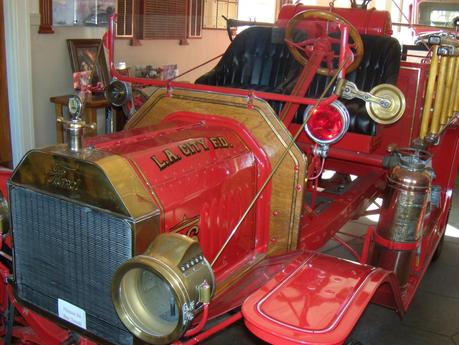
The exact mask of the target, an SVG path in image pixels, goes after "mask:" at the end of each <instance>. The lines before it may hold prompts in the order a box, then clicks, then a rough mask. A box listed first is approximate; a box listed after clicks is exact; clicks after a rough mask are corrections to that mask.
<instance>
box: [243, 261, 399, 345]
mask: <svg viewBox="0 0 459 345" xmlns="http://www.w3.org/2000/svg"><path fill="white" fill-rule="evenodd" d="M383 284H387V285H388V286H389V287H390V290H392V293H393V297H394V300H395V305H396V308H397V309H398V311H399V313H401V314H402V313H403V306H402V301H401V298H400V294H399V293H397V291H399V287H398V282H397V279H396V277H395V275H394V274H393V273H392V272H389V271H386V270H383V269H381V268H376V267H372V266H368V265H361V264H359V263H356V262H351V261H348V260H344V259H341V258H336V257H331V256H328V255H324V254H318V253H312V252H305V253H304V254H303V255H301V256H300V257H299V258H298V259H296V260H294V261H293V262H292V263H291V264H290V265H289V266H288V267H287V268H285V269H284V270H283V271H282V272H280V273H278V274H277V275H276V276H275V277H274V278H273V279H271V280H270V281H268V283H267V284H265V285H264V286H263V287H262V288H260V289H259V290H257V291H256V292H254V293H253V294H252V295H251V296H250V297H249V298H248V299H247V300H246V301H245V302H244V304H243V306H242V313H243V315H244V319H245V324H246V325H247V327H248V328H249V329H250V330H251V331H252V332H253V333H254V334H255V335H257V336H258V337H260V338H261V339H263V340H265V341H267V342H269V343H272V344H273V343H276V344H327V345H331V344H342V343H343V342H344V341H345V340H346V338H347V337H348V336H349V334H350V333H351V331H352V329H353V328H354V326H355V324H356V323H357V321H358V320H359V318H360V316H361V315H362V313H363V312H364V310H365V308H366V307H367V305H368V303H369V302H370V301H371V299H372V297H373V296H374V295H375V293H376V292H377V291H378V288H379V287H380V286H381V285H383Z"/></svg>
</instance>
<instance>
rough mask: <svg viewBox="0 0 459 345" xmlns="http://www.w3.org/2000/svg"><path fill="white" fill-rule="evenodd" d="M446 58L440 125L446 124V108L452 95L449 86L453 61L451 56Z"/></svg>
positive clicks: (452, 75)
mask: <svg viewBox="0 0 459 345" xmlns="http://www.w3.org/2000/svg"><path fill="white" fill-rule="evenodd" d="M445 58H446V62H445V64H446V77H445V94H444V95H443V105H442V107H441V109H442V111H441V120H440V123H441V125H445V124H446V123H447V122H448V117H449V113H448V108H449V98H450V96H451V94H452V90H451V85H452V84H453V78H454V67H455V66H454V59H453V57H452V56H445Z"/></svg>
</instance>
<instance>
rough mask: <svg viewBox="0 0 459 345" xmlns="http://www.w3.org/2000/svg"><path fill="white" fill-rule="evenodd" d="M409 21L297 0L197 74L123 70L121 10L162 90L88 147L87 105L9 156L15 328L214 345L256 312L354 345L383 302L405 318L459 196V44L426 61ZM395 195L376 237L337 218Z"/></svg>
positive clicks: (30, 334)
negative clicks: (134, 53)
mask: <svg viewBox="0 0 459 345" xmlns="http://www.w3.org/2000/svg"><path fill="white" fill-rule="evenodd" d="M343 18H344V19H343ZM317 20H321V21H320V22H318V21H317ZM324 20H325V21H327V23H328V24H324V23H325V22H324ZM330 27H333V28H335V29H336V32H337V33H340V35H336V34H331V35H329V34H328V33H329V32H328V30H329V29H330ZM300 31H301V32H300ZM299 32H300V33H299ZM279 33H281V34H282V35H281V39H280V41H279V39H278V36H279ZM348 34H349V37H350V39H349V37H348ZM391 34H392V28H391V21H390V15H389V13H388V12H384V11H376V10H363V9H324V8H311V7H308V6H303V5H287V6H284V7H283V8H282V9H281V11H280V14H279V18H278V20H277V22H276V23H275V26H274V27H273V28H266V27H264V28H257V27H254V28H249V29H247V30H246V31H244V32H242V33H241V34H239V35H238V36H237V37H236V38H235V40H234V41H233V42H232V44H231V45H230V47H229V48H228V50H227V52H226V53H225V54H224V56H223V57H222V59H221V61H220V62H219V63H218V64H217V66H216V67H215V68H214V69H213V70H212V71H210V72H209V73H207V74H206V75H204V76H202V77H201V78H199V79H198V80H197V81H196V83H195V84H188V83H181V82H175V81H155V80H142V79H137V78H130V77H126V76H121V75H119V74H118V73H117V71H116V70H115V68H114V51H113V42H112V41H113V26H111V27H110V30H109V33H108V41H110V42H109V46H110V49H109V60H110V65H111V69H112V73H113V76H114V77H115V78H117V79H118V82H119V81H125V82H130V83H134V84H147V85H153V86H157V87H158V89H157V90H156V91H155V92H154V93H153V94H152V96H151V97H150V98H149V99H148V100H147V102H146V103H145V104H144V105H143V106H142V107H141V108H140V109H139V110H138V112H137V113H136V114H135V115H134V116H133V117H132V118H131V119H130V120H129V121H128V123H127V124H126V127H125V129H124V130H123V131H121V132H119V133H115V134H109V135H103V136H98V137H94V138H86V140H85V141H84V143H83V145H80V144H81V143H80V142H79V140H81V133H80V131H81V130H82V129H83V127H84V126H86V124H84V122H82V120H81V119H79V118H74V119H72V120H70V121H69V122H67V123H66V126H67V127H68V131H69V132H68V133H69V138H70V144H69V146H67V145H65V144H62V145H56V146H52V147H50V148H45V149H39V150H32V151H31V152H29V153H28V154H26V156H25V157H24V158H23V160H22V162H21V163H20V164H19V165H18V167H17V168H16V169H15V171H14V172H10V171H3V170H2V171H0V182H1V183H0V191H1V194H2V195H3V196H4V198H5V200H4V201H3V203H2V204H0V206H1V207H2V210H6V209H9V211H8V212H5V213H4V214H3V213H0V216H2V218H1V219H2V226H3V228H4V230H5V233H4V236H3V237H2V240H3V241H2V243H1V248H2V252H1V253H2V261H1V265H0V271H1V274H2V277H3V284H1V285H0V296H2V300H1V304H0V308H1V310H2V311H3V312H4V315H7V317H5V318H3V319H2V329H1V330H2V335H3V339H5V340H4V343H23V344H78V343H79V344H94V343H114V344H143V343H153V344H166V343H175V344H182V343H183V344H195V343H198V342H201V341H204V340H205V339H207V338H208V337H210V336H211V335H212V334H214V333H215V332H217V331H219V330H221V329H223V328H225V327H228V326H229V325H231V324H232V323H234V322H236V321H238V320H240V319H243V320H244V322H245V325H246V326H247V328H248V329H249V330H250V331H251V332H253V333H254V334H255V335H257V336H258V337H260V338H261V339H263V340H265V341H267V342H269V343H273V344H343V343H344V342H345V341H346V339H347V338H348V336H349V334H350V333H351V331H352V329H353V328H354V326H355V324H356V323H357V321H358V320H359V318H360V316H361V315H362V313H363V312H364V310H365V308H366V306H367V305H368V304H369V303H377V304H380V305H384V306H387V307H389V308H393V309H394V310H395V311H397V312H398V313H399V314H400V315H401V316H403V314H404V313H405V311H406V310H407V308H408V307H409V305H410V302H411V301H412V299H413V297H414V294H415V292H416V290H417V287H418V285H419V283H420V281H421V280H422V277H423V276H424V273H425V272H426V270H427V269H428V266H429V264H430V262H431V260H432V258H433V257H434V255H438V254H439V250H440V249H441V243H442V238H443V236H444V233H445V228H446V224H447V221H448V215H449V210H450V207H451V196H452V189H453V187H454V182H455V177H456V172H457V170H458V164H459V146H458V145H459V135H458V134H459V132H458V131H459V130H458V126H457V114H458V111H459V93H458V92H457V90H458V88H457V87H456V88H454V85H456V86H457V83H456V84H455V80H454V78H453V77H451V76H455V78H456V79H459V78H457V76H458V74H459V63H458V61H459V57H458V54H457V53H456V49H455V47H458V46H459V44H458V43H457V42H458V41H457V39H454V38H448V40H447V42H443V41H441V40H442V39H441V38H438V39H439V41H435V39H437V38H436V37H434V38H433V39H432V41H431V42H430V43H431V50H430V52H429V53H428V54H427V55H426V57H425V58H424V59H423V60H422V61H421V62H419V63H413V62H407V61H406V59H404V57H403V56H401V55H400V51H401V50H400V46H399V45H398V43H397V41H395V40H394V39H392V38H391V37H390V36H391ZM284 36H285V39H284ZM276 40H277V41H276ZM302 59H303V60H302ZM296 60H298V61H299V62H296ZM333 61H335V62H337V63H335V65H333ZM433 66H434V67H433ZM352 69H353V70H354V71H351V70H352ZM317 71H319V73H321V75H320V76H316V72H317ZM346 72H348V73H347V74H346ZM448 72H449V73H448ZM274 75H275V77H273V76H274ZM437 75H438V77H437ZM328 84H330V85H328ZM118 85H120V84H118ZM122 85H124V84H122ZM394 85H396V86H397V87H398V89H397V88H394ZM327 87H328V88H329V90H328V91H327ZM332 88H333V90H332ZM116 91H117V92H118V91H119V90H116ZM355 98H358V100H357V101H356V100H355ZM340 99H341V100H343V99H344V100H343V103H339V102H338V101H337V100H340ZM268 102H269V103H268ZM438 108H440V109H438ZM346 109H348V110H346ZM362 111H363V112H364V113H362ZM365 111H366V113H365ZM369 116H371V119H370V117H369ZM304 129H305V130H304ZM324 170H327V171H332V172H333V174H334V176H333V177H332V178H329V179H327V178H325V177H323V175H322V173H323V171H324ZM376 198H382V204H380V205H378V209H377V210H376V211H366V210H367V208H368V206H369V205H370V204H372V203H373V202H374V201H375V199H376ZM7 213H8V216H6V214H7ZM376 213H377V214H379V215H380V220H379V223H378V224H377V225H376V226H375V227H372V226H370V227H369V228H368V231H367V233H366V234H364V235H363V236H362V237H360V238H361V243H362V245H361V249H360V250H359V251H357V250H356V249H355V248H352V247H350V246H349V245H348V244H347V243H345V242H344V241H342V240H341V239H340V238H339V237H337V236H336V235H337V233H338V231H339V230H340V229H341V228H342V226H344V225H345V224H347V223H348V222H349V221H351V220H353V219H356V218H358V217H360V216H362V215H368V214H376ZM6 219H8V221H6ZM330 239H335V240H337V241H339V242H340V243H341V244H342V245H343V246H345V247H346V248H347V249H349V250H350V252H351V253H352V255H353V256H354V257H355V261H349V260H344V259H341V258H337V257H331V256H328V255H325V254H323V253H321V252H320V249H321V248H322V247H323V246H324V245H325V243H327V242H328V241H329V240H330ZM230 312H231V313H230ZM228 313H230V314H228ZM224 314H227V315H230V316H228V317H227V318H224V319H220V320H223V321H219V322H218V323H216V324H214V325H213V326H211V327H208V326H207V323H206V322H207V321H208V320H211V319H214V318H215V317H217V316H221V315H224Z"/></svg>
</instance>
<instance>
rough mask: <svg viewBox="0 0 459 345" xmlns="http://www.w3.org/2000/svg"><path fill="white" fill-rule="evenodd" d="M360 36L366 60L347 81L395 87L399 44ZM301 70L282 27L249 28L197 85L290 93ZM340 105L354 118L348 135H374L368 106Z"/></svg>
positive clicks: (316, 86) (316, 89) (318, 89)
mask: <svg viewBox="0 0 459 345" xmlns="http://www.w3.org/2000/svg"><path fill="white" fill-rule="evenodd" d="M295 35H296V37H295V40H300V39H305V38H306V37H303V36H304V34H303V33H301V32H299V33H296V34H295ZM361 37H362V41H363V45H364V56H363V59H362V62H361V64H360V65H359V66H358V67H357V69H355V70H354V71H352V72H351V73H349V74H347V75H346V79H347V80H349V81H351V82H353V83H355V84H356V85H357V87H358V88H359V89H360V90H363V91H370V90H371V89H372V88H373V87H375V86H376V85H379V84H382V83H388V84H394V85H395V83H396V82H397V78H398V73H399V69H400V54H401V49H400V44H399V43H398V41H397V40H396V39H394V38H391V37H384V36H370V35H361ZM337 48H338V47H336V49H337ZM301 68H302V66H301V65H300V64H299V63H298V62H297V61H296V60H295V59H294V58H293V57H292V56H291V54H290V52H289V50H288V48H287V45H286V44H285V42H284V30H283V29H280V28H269V27H251V28H248V29H246V30H244V31H242V32H241V33H240V34H239V35H237V36H236V38H235V39H234V41H233V42H232V44H231V45H230V46H229V47H228V49H227V50H226V52H225V54H224V55H223V57H222V58H221V60H220V61H219V62H218V64H217V65H216V66H215V67H214V68H213V69H212V70H211V71H209V72H208V73H206V74H204V75H203V76H201V77H200V78H198V79H197V80H196V83H197V84H205V85H215V86H226V87H235V88H242V89H253V90H258V91H266V92H274V93H282V94H290V93H291V91H292V90H293V88H294V86H295V83H296V81H297V79H298V76H299V75H300V73H301ZM329 80H330V77H325V76H321V75H316V76H315V77H314V80H313V81H312V83H311V85H310V87H309V89H308V91H307V93H306V95H305V96H307V97H310V98H318V97H319V96H320V94H321V93H322V91H323V90H324V88H325V86H326V85H327V83H328V82H329ZM330 93H331V91H330V92H329V94H330ZM342 101H343V103H344V104H345V105H346V107H347V108H348V110H349V113H350V115H351V123H350V126H349V131H350V132H355V133H361V134H367V135H375V133H376V124H375V123H374V121H373V120H372V119H371V118H370V117H369V116H368V114H367V112H366V109H365V102H364V101H361V100H359V99H353V100H342ZM270 103H271V105H272V106H273V108H274V110H276V111H277V112H280V111H281V109H282V105H283V103H282V102H270ZM304 109H305V107H304V106H302V107H300V109H299V111H298V113H297V116H296V118H295V121H296V122H302V117H303V115H302V114H303V113H304Z"/></svg>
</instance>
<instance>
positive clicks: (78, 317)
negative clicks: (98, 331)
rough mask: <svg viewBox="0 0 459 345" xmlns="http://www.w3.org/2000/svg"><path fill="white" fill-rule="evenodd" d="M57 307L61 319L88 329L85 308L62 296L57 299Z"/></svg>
mask: <svg viewBox="0 0 459 345" xmlns="http://www.w3.org/2000/svg"><path fill="white" fill-rule="evenodd" d="M57 309H58V313H59V317H60V318H61V319H64V320H66V321H68V322H70V323H72V324H74V325H75V326H78V327H81V328H83V329H86V312H85V311H84V310H83V309H81V308H78V307H77V306H75V305H73V304H71V303H69V302H67V301H64V300H63V299H60V298H58V299H57Z"/></svg>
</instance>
